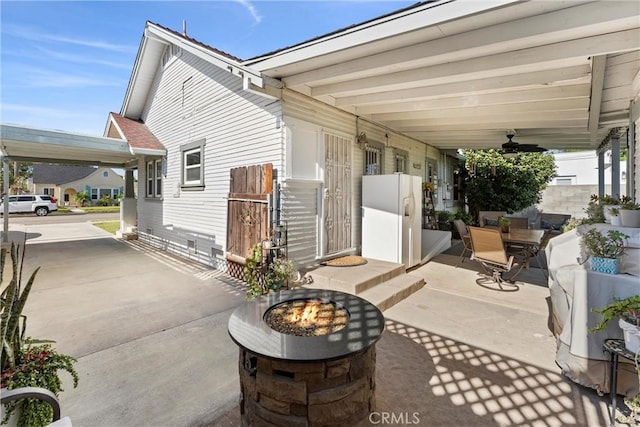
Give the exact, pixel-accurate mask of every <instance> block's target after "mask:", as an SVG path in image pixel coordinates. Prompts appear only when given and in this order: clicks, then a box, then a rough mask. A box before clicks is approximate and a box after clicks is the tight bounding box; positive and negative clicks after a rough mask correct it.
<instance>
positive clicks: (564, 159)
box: [549, 151, 627, 193]
mask: <svg viewBox="0 0 640 427" xmlns="http://www.w3.org/2000/svg"><path fill="white" fill-rule="evenodd" d="M553 157H554V159H555V162H556V174H557V177H556V178H554V179H553V181H552V182H551V183H550V184H549V185H558V184H559V182H558V180H559V179H561V178H565V179H571V185H598V155H597V154H596V152H595V151H579V152H568V153H554V154H553ZM626 170H627V165H626V162H624V161H622V162H620V174H621V179H620V190H621V191H622V192H623V193H624V185H625V182H626ZM623 173H624V174H623ZM623 177H624V178H623ZM604 182H605V184H611V155H610V153H605V172H604Z"/></svg>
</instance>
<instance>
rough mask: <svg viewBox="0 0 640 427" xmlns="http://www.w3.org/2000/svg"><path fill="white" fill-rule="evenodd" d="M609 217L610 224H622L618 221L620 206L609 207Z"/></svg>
mask: <svg viewBox="0 0 640 427" xmlns="http://www.w3.org/2000/svg"><path fill="white" fill-rule="evenodd" d="M609 218H610V220H611V225H615V226H620V225H621V224H622V223H621V222H620V208H611V209H609Z"/></svg>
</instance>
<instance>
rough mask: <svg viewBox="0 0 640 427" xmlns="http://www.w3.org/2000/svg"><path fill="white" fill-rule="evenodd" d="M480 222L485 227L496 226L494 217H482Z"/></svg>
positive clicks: (496, 222)
mask: <svg viewBox="0 0 640 427" xmlns="http://www.w3.org/2000/svg"><path fill="white" fill-rule="evenodd" d="M482 223H483V224H484V226H485V227H497V226H498V220H497V219H496V218H487V217H482Z"/></svg>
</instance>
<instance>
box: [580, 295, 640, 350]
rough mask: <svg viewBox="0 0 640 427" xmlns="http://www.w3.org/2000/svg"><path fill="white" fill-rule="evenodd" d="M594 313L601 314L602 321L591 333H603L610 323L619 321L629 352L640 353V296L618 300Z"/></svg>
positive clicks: (595, 310)
mask: <svg viewBox="0 0 640 427" xmlns="http://www.w3.org/2000/svg"><path fill="white" fill-rule="evenodd" d="M593 311H594V312H595V313H598V314H601V315H602V320H600V323H598V324H597V325H596V326H594V327H593V328H591V329H590V331H591V332H599V331H602V330H604V329H605V328H606V327H607V325H608V324H609V322H610V321H612V320H614V319H618V324H619V325H620V328H621V329H622V332H623V334H624V342H625V347H626V348H627V350H629V351H630V352H632V353H637V352H638V351H640V295H633V296H630V297H628V298H624V299H617V300H615V301H613V302H611V303H610V304H607V305H606V306H604V307H602V308H599V309H594V310H593Z"/></svg>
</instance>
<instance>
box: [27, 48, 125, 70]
mask: <svg viewBox="0 0 640 427" xmlns="http://www.w3.org/2000/svg"><path fill="white" fill-rule="evenodd" d="M34 48H35V49H37V50H38V51H40V52H42V53H44V54H45V55H47V56H49V57H50V58H55V59H60V60H62V61H67V62H76V63H80V64H95V65H104V66H106V67H111V68H119V69H122V70H130V69H131V64H128V63H127V64H125V63H122V62H113V61H106V60H104V59H95V58H94V57H92V56H88V55H74V54H70V53H64V52H58V51H56V50H51V49H45V48H43V47H41V46H35V47H34ZM22 56H26V55H22ZM32 57H34V58H35V56H32Z"/></svg>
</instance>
